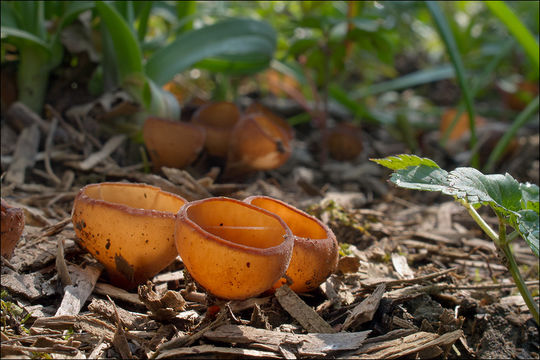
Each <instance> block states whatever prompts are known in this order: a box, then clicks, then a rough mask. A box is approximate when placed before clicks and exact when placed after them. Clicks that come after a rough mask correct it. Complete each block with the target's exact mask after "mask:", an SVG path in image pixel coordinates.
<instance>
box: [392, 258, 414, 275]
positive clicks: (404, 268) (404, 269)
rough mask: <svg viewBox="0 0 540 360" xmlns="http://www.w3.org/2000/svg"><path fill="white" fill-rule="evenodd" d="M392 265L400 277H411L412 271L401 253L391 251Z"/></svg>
mask: <svg viewBox="0 0 540 360" xmlns="http://www.w3.org/2000/svg"><path fill="white" fill-rule="evenodd" d="M392 265H394V269H395V270H396V272H397V273H398V275H399V277H400V278H402V279H412V278H413V277H414V272H413V271H412V269H411V268H410V267H409V264H407V258H406V257H405V256H403V255H400V254H396V253H392Z"/></svg>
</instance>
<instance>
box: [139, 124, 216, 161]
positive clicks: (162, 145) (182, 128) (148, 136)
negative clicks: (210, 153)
mask: <svg viewBox="0 0 540 360" xmlns="http://www.w3.org/2000/svg"><path fill="white" fill-rule="evenodd" d="M143 138H144V142H145V144H146V147H147V149H148V152H149V154H150V158H151V159H152V163H153V166H154V169H156V170H158V169H160V168H161V167H162V166H167V167H174V168H183V167H186V166H188V165H189V164H191V163H192V162H193V161H195V159H196V158H197V156H198V155H199V153H200V152H201V150H202V148H203V146H204V143H205V139H206V133H205V130H204V128H203V127H201V126H198V125H195V124H191V123H187V122H180V121H173V120H167V119H160V118H155V117H149V118H148V119H146V121H145V123H144V126H143Z"/></svg>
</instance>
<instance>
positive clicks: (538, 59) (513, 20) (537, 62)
mask: <svg viewBox="0 0 540 360" xmlns="http://www.w3.org/2000/svg"><path fill="white" fill-rule="evenodd" d="M485 4H486V6H487V7H488V9H489V10H491V12H492V13H493V14H494V15H495V16H497V17H498V18H499V20H501V22H502V23H504V25H506V27H507V28H508V30H509V31H510V32H511V33H512V35H514V37H515V38H516V40H517V41H518V42H519V43H520V44H521V46H522V47H523V49H524V50H525V53H526V54H527V56H528V57H529V59H530V60H531V62H532V65H533V67H534V69H536V72H537V73H538V69H539V67H540V54H539V53H540V49H539V47H538V40H535V38H534V37H533V35H532V34H531V33H530V31H529V30H528V29H527V27H526V26H525V25H524V24H523V23H522V22H521V21H520V19H519V18H518V17H517V16H516V14H515V13H514V11H513V10H512V8H510V7H509V6H507V5H506V4H505V3H504V1H486V3H485Z"/></svg>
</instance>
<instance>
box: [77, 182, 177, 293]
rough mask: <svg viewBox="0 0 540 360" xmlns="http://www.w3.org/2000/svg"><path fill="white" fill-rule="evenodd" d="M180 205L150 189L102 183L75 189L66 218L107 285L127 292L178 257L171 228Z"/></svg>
mask: <svg viewBox="0 0 540 360" xmlns="http://www.w3.org/2000/svg"><path fill="white" fill-rule="evenodd" d="M185 203H186V200H184V199H183V198H182V197H180V196H178V195H175V194H171V193H168V192H166V191H162V190H161V189H160V188H158V187H155V186H150V185H146V184H128V183H108V182H105V183H99V184H90V185H87V186H85V187H83V188H82V189H81V190H80V191H79V193H78V194H77V196H76V197H75V202H74V204H73V210H72V214H71V218H72V221H73V226H74V228H75V233H76V234H77V237H78V238H79V239H80V240H81V245H82V246H83V247H84V248H86V250H88V252H89V253H90V254H92V255H93V256H94V258H96V259H97V260H98V261H99V262H100V263H102V264H103V265H104V266H105V269H106V270H107V272H108V274H109V276H110V279H111V282H112V283H113V284H115V285H118V286H121V287H123V288H132V287H134V286H136V285H137V284H140V283H142V282H144V281H146V280H147V279H149V278H150V277H152V276H154V275H155V274H157V273H158V272H159V271H161V270H163V269H164V268H165V267H166V266H167V265H169V264H170V263H171V262H172V261H173V260H174V259H175V258H176V256H177V255H178V253H177V252H176V247H175V243H174V224H175V218H176V213H177V212H178V210H180V208H181V207H182V206H183V205H184V204H185Z"/></svg>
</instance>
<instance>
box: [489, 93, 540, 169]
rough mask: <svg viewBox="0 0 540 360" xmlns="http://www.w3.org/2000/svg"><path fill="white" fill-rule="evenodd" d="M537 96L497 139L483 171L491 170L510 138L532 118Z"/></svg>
mask: <svg viewBox="0 0 540 360" xmlns="http://www.w3.org/2000/svg"><path fill="white" fill-rule="evenodd" d="M538 103H539V100H538V96H537V97H536V98H535V99H534V100H532V101H531V102H530V103H529V105H527V107H526V108H525V109H523V111H521V112H520V113H519V115H518V116H517V117H516V120H514V122H513V123H512V126H511V127H510V129H508V131H507V132H505V133H504V135H503V137H502V138H501V139H500V140H499V142H498V143H497V145H496V146H495V149H493V151H492V152H491V154H489V158H488V161H487V163H486V166H485V167H484V172H492V171H493V169H494V168H495V164H496V163H497V161H498V160H499V159H500V157H501V155H502V154H503V152H504V150H505V149H506V147H507V146H508V144H509V143H510V141H511V140H512V138H513V137H514V136H515V135H516V133H517V131H518V130H519V129H520V128H521V127H522V126H523V125H525V124H526V123H527V121H529V120H530V119H531V118H532V115H533V114H534V113H535V112H537V111H538Z"/></svg>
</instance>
